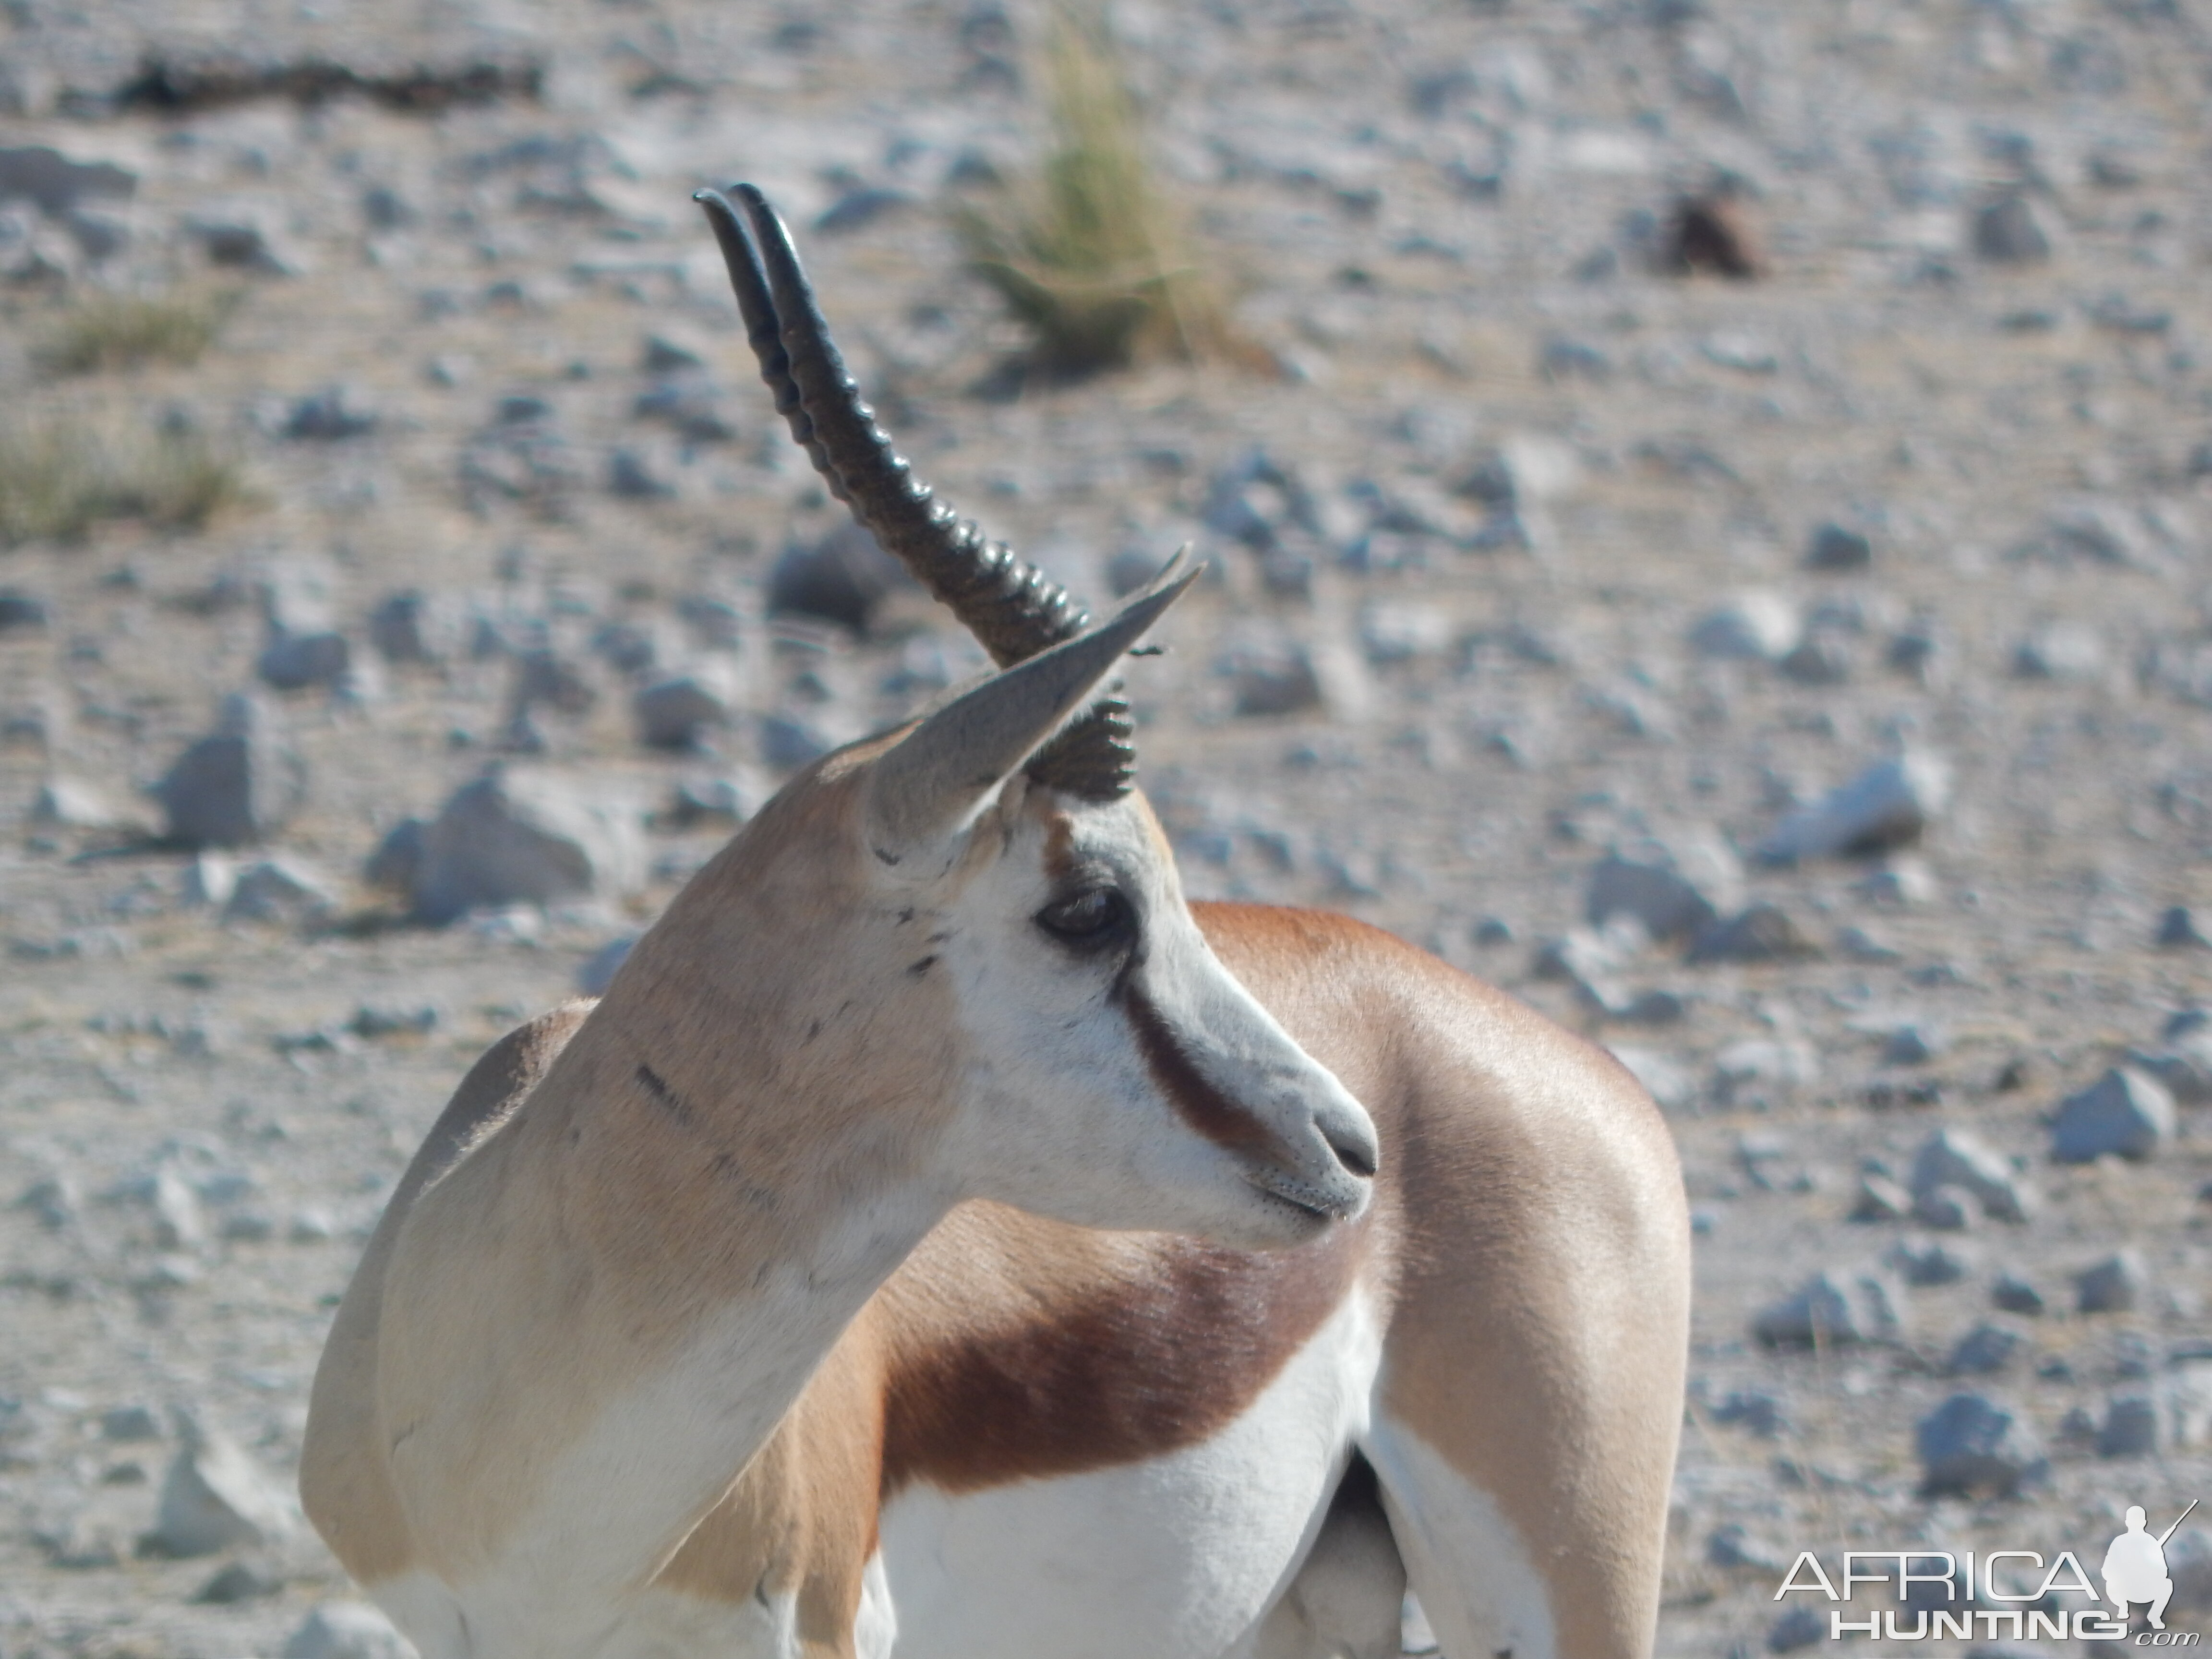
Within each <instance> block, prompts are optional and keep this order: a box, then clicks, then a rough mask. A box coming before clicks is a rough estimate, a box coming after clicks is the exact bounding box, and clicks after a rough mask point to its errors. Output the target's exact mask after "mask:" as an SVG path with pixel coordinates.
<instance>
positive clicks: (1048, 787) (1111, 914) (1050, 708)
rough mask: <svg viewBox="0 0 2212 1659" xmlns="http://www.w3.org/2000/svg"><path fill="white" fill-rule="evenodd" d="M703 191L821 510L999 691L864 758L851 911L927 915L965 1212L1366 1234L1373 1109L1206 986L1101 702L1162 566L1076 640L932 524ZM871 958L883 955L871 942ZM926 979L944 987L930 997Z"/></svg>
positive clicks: (928, 506) (910, 483)
mask: <svg viewBox="0 0 2212 1659" xmlns="http://www.w3.org/2000/svg"><path fill="white" fill-rule="evenodd" d="M732 195H734V196H735V197H737V200H738V204H741V205H742V212H741V211H740V208H739V207H738V206H733V205H732V204H731V202H730V201H729V200H728V199H727V198H726V197H723V196H722V195H720V193H718V192H715V191H700V192H699V194H698V197H697V198H696V199H697V200H698V201H699V202H700V203H701V204H702V206H703V207H704V208H705V209H706V210H707V214H708V219H709V220H710V222H712V224H713V226H714V233H715V236H716V238H717V240H719V241H720V244H721V247H722V252H723V255H724V258H726V261H727V262H728V264H729V269H730V277H731V282H732V285H733V286H734V287H735V289H736V290H737V297H738V307H739V309H740V311H741V313H743V317H744V325H745V330H746V334H747V337H748V339H749V341H750V344H751V346H752V348H753V351H754V353H755V355H756V356H757V357H758V359H759V361H760V366H761V372H762V376H763V379H764V380H766V381H767V382H768V385H769V388H770V389H771V390H772V391H773V392H774V393H775V404H776V408H777V410H779V411H780V412H781V414H782V415H783V416H784V417H785V418H786V420H787V422H789V423H790V427H791V430H792V434H793V436H794V437H795V438H796V439H797V440H798V441H799V443H800V444H801V445H803V446H804V447H805V449H806V452H807V453H808V454H809V455H810V456H811V458H812V459H813V462H814V465H815V467H816V469H817V471H819V472H820V473H821V474H822V476H823V478H824V479H825V480H827V482H828V484H829V489H830V490H831V492H832V493H833V494H835V495H836V496H837V498H838V499H839V500H841V501H844V502H846V503H847V504H848V506H849V507H851V508H852V510H853V512H854V516H855V517H856V518H858V519H859V520H860V522H861V523H862V524H863V525H865V526H866V527H867V528H868V529H869V530H871V531H872V532H874V534H875V536H876V538H877V539H878V541H879V542H880V543H881V544H883V545H884V548H885V549H886V550H889V551H890V552H891V553H892V554H893V555H895V556H897V557H898V558H899V559H901V560H902V562H904V563H905V564H906V565H907V566H908V568H910V569H912V570H913V571H914V572H915V574H916V575H917V576H918V577H920V578H921V580H922V581H923V583H924V584H925V585H926V586H927V587H928V588H929V589H930V591H931V592H933V593H934V594H935V595H936V596H937V598H938V599H940V600H942V601H943V602H945V604H946V605H950V606H951V609H952V611H953V612H954V614H955V615H956V616H957V617H959V618H960V620H961V621H962V622H963V623H964V624H966V625H967V626H968V627H969V629H972V630H973V631H974V632H975V635H977V637H978V638H979V639H981V641H982V643H983V645H984V647H985V648H986V649H987V651H989V653H991V655H992V656H993V657H994V659H996V660H997V661H998V662H999V663H1000V665H1001V671H1000V672H999V673H997V674H995V675H994V676H993V677H991V678H987V679H986V680H984V681H982V682H981V683H980V684H977V685H975V687H973V688H972V689H970V690H966V691H965V692H963V693H962V694H961V695H959V696H957V697H955V698H953V699H952V700H951V701H949V702H945V703H944V704H943V705H942V706H941V707H939V708H936V709H934V710H933V712H931V713H929V714H926V715H925V716H924V717H923V718H922V719H921V720H920V721H919V722H918V723H917V724H915V725H914V726H911V727H909V728H908V729H907V730H906V731H905V732H903V734H902V735H899V736H897V737H896V738H894V739H892V740H890V742H889V743H888V744H880V743H879V744H878V745H864V746H863V747H864V748H872V750H873V752H872V757H871V758H869V759H868V760H867V762H866V776H865V778H864V779H861V780H860V781H858V782H857V783H856V784H855V785H854V787H856V788H857V789H858V790H859V792H860V793H859V795H858V798H857V799H858V800H859V805H858V808H857V811H856V812H855V814H854V817H855V818H856V819H857V835H858V836H859V839H860V842H862V843H863V845H862V846H861V847H860V848H855V849H854V861H855V862H856V863H857V864H858V866H860V872H861V874H860V877H859V879H861V880H864V881H865V883H866V885H867V888H868V890H869V893H870V895H871V901H872V902H871V904H870V906H869V908H870V909H871V910H872V911H873V912H875V913H877V914H881V915H891V916H894V917H901V918H904V917H912V916H917V915H918V916H921V917H924V918H926V919H927V921H928V922H929V924H930V925H929V926H928V927H927V930H926V933H921V934H915V933H908V934H907V935H906V938H907V939H914V938H917V937H921V938H927V939H928V940H929V941H930V946H929V949H930V954H929V956H928V957H927V962H926V963H921V962H918V963H916V964H912V965H910V967H909V969H908V971H909V972H910V974H913V975H924V976H932V977H933V983H935V984H936V985H937V986H939V987H940V989H939V992H938V994H940V995H942V994H945V992H944V989H943V988H942V987H949V991H950V997H951V1002H950V1005H949V1014H948V1018H950V1019H951V1022H952V1023H953V1024H954V1025H956V1026H957V1045H956V1047H957V1055H958V1059H957V1066H958V1071H959V1077H958V1081H957V1088H956V1090H955V1092H956V1093H957V1095H958V1097H959V1099H958V1101H957V1103H956V1105H955V1107H954V1116H953V1118H952V1120H951V1123H950V1125H949V1126H948V1129H947V1133H945V1136H944V1137H943V1144H942V1147H941V1152H940V1156H941V1157H942V1158H944V1159H945V1160H946V1167H947V1168H948V1169H950V1170H952V1171H954V1172H955V1176H956V1179H955V1185H956V1187H957V1191H958V1194H959V1195H960V1196H964V1197H979V1198H991V1199H996V1200H1000V1201H1003V1202H1006V1203H1010V1204H1013V1205H1017V1206H1020V1207H1022V1208H1024V1209H1027V1210H1031V1211H1035V1212H1039V1213H1042V1214H1046V1215H1051V1216H1055V1217H1058V1218H1061V1219H1064V1220H1068V1221H1073V1222H1078V1223H1081V1224H1084V1225H1091V1226H1101V1227H1109V1228H1118V1229H1159V1230H1164V1231H1176V1232H1182V1233H1188V1234H1193V1235H1196V1236H1199V1237H1207V1238H1212V1239H1215V1240H1218V1241H1219V1242H1221V1243H1229V1244H1233V1245H1237V1246H1239V1247H1243V1248H1272V1247H1277V1246H1283V1245H1288V1244H1293V1243H1299V1242H1301V1241H1303V1240H1304V1239H1307V1238H1310V1237H1314V1236H1316V1234H1318V1233H1319V1232H1321V1231H1324V1230H1325V1229H1326V1228H1327V1227H1328V1225H1329V1224H1330V1223H1331V1222H1334V1221H1341V1220H1348V1219H1351V1218H1355V1217H1357V1216H1358V1214H1360V1213H1361V1212H1362V1211H1363V1210H1364V1208H1365V1206H1366V1205H1367V1202H1368V1199H1369V1195H1370V1188H1371V1184H1372V1177H1373V1175H1374V1172H1375V1164H1376V1135H1375V1127H1374V1125H1373V1123H1372V1122H1371V1121H1370V1120H1369V1118H1368V1116H1367V1114H1366V1112H1365V1110H1364V1109H1363V1108H1362V1107H1361V1106H1360V1104H1359V1103H1358V1101H1357V1100H1355V1099H1353V1098H1352V1096H1351V1094H1350V1093H1349V1092H1347V1091H1346V1089H1345V1088H1344V1087H1343V1085H1341V1084H1340V1083H1339V1082H1338V1081H1337V1079H1335V1078H1334V1076H1332V1075H1331V1074H1330V1073H1328V1071H1327V1070H1326V1069H1325V1068H1324V1067H1322V1066H1321V1065H1319V1064H1318V1063H1317V1062H1316V1061H1315V1060H1313V1059H1311V1058H1310V1056H1308V1055H1307V1054H1305V1053H1304V1051H1303V1050H1301V1049H1300V1048H1298V1046H1297V1044H1296V1043H1295V1042H1292V1041H1291V1038H1290V1036H1288V1035H1287V1034H1286V1033H1285V1031H1284V1030H1283V1029H1282V1028H1281V1026H1279V1024H1277V1023H1276V1022H1275V1020H1274V1019H1273V1018H1272V1017H1271V1016H1270V1015H1269V1014H1268V1013H1267V1011H1266V1010H1265V1009H1263V1008H1261V1006H1260V1005H1259V1003H1258V1002H1257V1001H1255V1000H1254V999H1253V997H1252V996H1251V994H1249V992H1247V991H1246V990H1245V989H1244V987H1243V986H1242V985H1240V984H1239V983H1238V982H1237V981H1236V980H1235V979H1234V978H1232V977H1231V975H1230V974H1229V972H1228V970H1227V969H1225V968H1224V967H1223V966H1222V964H1221V963H1220V962H1219V961H1218V959H1216V957H1214V955H1213V953H1212V950H1211V949H1210V948H1209V947H1208V946H1207V945H1206V940H1205V938H1204V936H1203V935H1202V934H1201V933H1200V931H1199V927H1198V925H1197V923H1196V921H1194V919H1193V917H1192V915H1191V913H1190V910H1189V908H1188V905H1187V904H1186V902H1185V901H1184V898H1183V895H1182V886H1181V884H1180V883H1179V882H1178V881H1177V879H1176V868H1175V860H1174V858H1173V855H1172V854H1171V853H1170V850H1169V848H1168V846H1167V842H1166V841H1165V839H1164V836H1162V834H1161V832H1160V829H1159V825H1158V822H1157V821H1156V820H1155V819H1154V818H1153V817H1152V811H1151V809H1150V808H1149V807H1148V806H1147V805H1146V804H1145V801H1144V799H1143V797H1142V796H1141V795H1139V794H1138V793H1136V792H1135V789H1134V787H1133V782H1134V775H1135V766H1136V753H1135V749H1134V746H1133V730H1134V728H1133V723H1132V721H1131V719H1130V715H1129V710H1128V706H1127V703H1126V702H1123V701H1122V700H1121V697H1120V696H1118V695H1117V693H1116V690H1115V686H1114V684H1113V683H1112V682H1111V679H1110V677H1111V675H1112V674H1113V673H1114V671H1115V667H1116V665H1118V663H1119V661H1120V659H1121V657H1122V656H1123V655H1124V654H1125V653H1127V650H1128V649H1129V647H1131V646H1133V644H1135V643H1136V641H1137V640H1138V639H1139V637H1140V636H1141V635H1143V634H1144V632H1145V631H1146V629H1148V628H1150V627H1151V626H1152V623H1154V622H1155V621H1156V620H1158V617H1160V615H1161V614H1162V613H1163V612H1164V611H1166V609H1167V608H1168V606H1169V605H1171V604H1172V603H1174V601H1175V600H1176V599H1177V598H1178V597H1180V596H1181V594H1182V592H1184V591H1185V590H1186V589H1187V588H1188V586H1189V585H1190V582H1191V581H1192V580H1193V579H1194V575H1195V574H1196V573H1195V572H1191V573H1181V572H1178V571H1177V570H1176V568H1174V567H1173V566H1172V565H1171V566H1170V568H1169V569H1168V570H1167V571H1164V572H1163V573H1162V574H1161V576H1160V577H1159V579H1158V580H1156V581H1155V582H1154V583H1153V584H1152V586H1150V587H1149V588H1147V589H1146V591H1145V592H1142V593H1140V594H1139V595H1138V596H1137V597H1136V598H1135V599H1133V600H1131V601H1130V603H1129V604H1128V605H1127V606H1126V607H1125V608H1124V609H1123V610H1122V611H1121V612H1120V613H1119V614H1118V615H1116V616H1115V617H1113V618H1112V619H1111V620H1109V622H1107V623H1104V624H1103V625H1102V626H1099V627H1097V628H1091V627H1090V626H1089V618H1088V617H1086V616H1085V613H1084V611H1082V609H1081V608H1080V607H1079V605H1077V604H1076V603H1075V602H1074V600H1073V599H1072V598H1071V597H1070V596H1069V595H1068V594H1067V593H1066V591H1065V590H1063V589H1062V588H1060V586H1058V585H1057V584H1055V583H1054V582H1053V581H1051V580H1049V579H1048V578H1047V577H1046V576H1045V575H1043V574H1042V573H1041V572H1039V571H1038V570H1036V568H1033V567H1031V566H1030V565H1029V564H1027V563H1026V562H1024V561H1023V560H1021V559H1020V558H1018V556H1015V555H1014V554H1013V553H1012V551H1011V550H1008V549H1007V548H1006V546H1004V545H1003V544H997V543H993V542H989V541H987V540H986V539H985V538H984V537H983V536H982V534H981V532H979V531H978V530H977V529H976V528H975V526H974V525H973V524H970V523H966V522H963V521H962V520H959V519H958V518H957V516H956V515H955V514H954V513H953V512H952V511H951V508H950V507H946V506H945V505H943V504H942V503H939V502H938V501H934V500H933V497H932V495H931V492H930V490H929V489H927V486H925V485H923V484H921V483H920V482H919V481H918V480H916V479H915V477H913V475H912V472H911V471H910V469H909V468H908V464H907V462H906V461H905V460H904V459H902V458H901V457H900V456H899V455H897V454H896V453H894V452H893V450H892V448H891V446H890V441H889V440H888V439H887V438H886V437H885V436H884V434H883V433H882V432H881V431H880V430H879V429H878V428H877V426H876V424H875V420H874V416H873V414H872V411H871V410H869V409H868V407H867V405H866V404H864V403H862V402H861V401H860V398H859V395H858V392H857V390H856V388H855V387H854V384H853V381H852V380H851V378H850V377H849V376H848V374H847V373H846V371H845V368H844V364H843V362H842V359H841V358H840V356H839V355H838V353H837V349H836V346H835V345H834V344H833V343H831V341H830V338H829V331H828V328H827V326H826V325H824V323H823V319H822V316H821V313H820V312H819V310H818V309H817V306H816V303H815V300H814V295H813V292H812V289H811V287H810V286H809V285H808V283H807V280H806V277H805V273H804V272H803V271H802V270H801V269H800V266H799V258H798V255H797V253H796V252H794V250H793V247H792V245H791V241H790V238H789V236H788V234H787V232H786V231H785V229H784V227H783V225H782V223H781V221H780V220H779V219H778V218H777V216H776V215H775V210H773V209H772V208H770V207H769V204H768V203H767V202H766V200H765V199H763V197H762V196H761V193H760V192H759V191H757V190H756V189H754V188H753V187H752V186H750V185H738V186H736V187H735V188H734V189H733V191H732ZM883 948H884V951H886V952H896V951H898V950H899V949H900V948H901V947H900V946H899V945H895V944H893V943H891V942H889V941H886V942H885V943H884V947H883ZM937 976H941V977H937Z"/></svg>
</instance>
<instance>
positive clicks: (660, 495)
mask: <svg viewBox="0 0 2212 1659" xmlns="http://www.w3.org/2000/svg"><path fill="white" fill-rule="evenodd" d="M607 493H608V494H609V495H612V496H614V497H616V498H617V500H620V501H673V500H674V499H675V498H676V496H677V495H678V494H679V493H681V492H680V491H679V490H678V488H677V484H676V480H675V479H673V478H671V477H669V476H668V473H667V471H665V465H664V463H663V462H662V461H661V459H659V457H658V456H655V455H653V454H652V453H648V452H647V451H645V450H642V449H634V448H631V447H629V446H628V445H624V446H623V447H620V448H617V450H616V451H615V452H614V453H613V454H611V455H610V456H609V457H608V458H607Z"/></svg>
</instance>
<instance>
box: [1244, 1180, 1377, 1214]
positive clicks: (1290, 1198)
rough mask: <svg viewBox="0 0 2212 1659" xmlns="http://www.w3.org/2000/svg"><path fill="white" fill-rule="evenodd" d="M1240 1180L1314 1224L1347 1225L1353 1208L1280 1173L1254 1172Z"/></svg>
mask: <svg viewBox="0 0 2212 1659" xmlns="http://www.w3.org/2000/svg"><path fill="white" fill-rule="evenodd" d="M1244 1178H1245V1180H1247V1181H1249V1182H1251V1183H1252V1185H1254V1186H1255V1187H1256V1188H1259V1189H1260V1190H1261V1192H1263V1193H1265V1194H1267V1196H1268V1197H1270V1198H1274V1199H1280V1200H1282V1201H1283V1202H1284V1203H1285V1204H1287V1205H1289V1206H1291V1208H1292V1209H1294V1210H1302V1211H1304V1212H1305V1213H1306V1214H1308V1215H1310V1216H1311V1217H1313V1218H1314V1219H1316V1221H1348V1220H1350V1219H1351V1218H1352V1213H1353V1212H1354V1209H1355V1208H1356V1203H1355V1202H1346V1200H1342V1199H1338V1198H1331V1197H1330V1196H1328V1194H1325V1193H1323V1192H1322V1190H1321V1188H1318V1187H1316V1186H1314V1185H1312V1184H1311V1183H1310V1182H1304V1181H1301V1180H1299V1179H1298V1178H1297V1176H1294V1175H1286V1174H1285V1173H1284V1172H1283V1171H1282V1170H1253V1171H1251V1172H1250V1173H1249V1174H1248V1175H1247V1176H1245V1177H1244Z"/></svg>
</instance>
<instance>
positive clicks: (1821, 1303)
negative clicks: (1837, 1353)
mask: <svg viewBox="0 0 2212 1659" xmlns="http://www.w3.org/2000/svg"><path fill="white" fill-rule="evenodd" d="M1903 1301H1904V1298H1903V1296H1902V1294H1901V1292H1900V1291H1899V1288H1898V1282H1897V1280H1896V1279H1895V1278H1894V1277H1893V1275H1891V1274H1890V1273H1888V1272H1887V1270H1885V1269H1883V1268H1881V1267H1872V1266H1867V1267H1842V1268H1828V1269H1823V1270H1822V1271H1821V1272H1820V1273H1815V1274H1814V1275H1813V1277H1812V1278H1811V1279H1808V1280H1807V1281H1806V1282H1805V1283H1804V1285H1802V1286H1800V1287H1799V1288H1798V1289H1797V1290H1795V1291H1791V1292H1790V1294H1789V1295H1788V1296H1786V1297H1783V1298H1782V1299H1781V1300H1780V1301H1778V1302H1777V1303H1774V1304H1771V1306H1769V1307H1767V1308H1766V1309H1765V1310H1762V1311H1761V1312H1760V1313H1759V1315H1758V1316H1756V1317H1755V1318H1754V1319H1753V1321H1752V1334H1753V1335H1754V1336H1755V1337H1757V1338H1758V1339H1759V1340H1760V1341H1761V1342H1764V1343H1765V1344H1766V1345H1767V1346H1769V1347H1807V1348H1809V1347H1812V1346H1814V1345H1815V1343H1816V1342H1818V1343H1823V1344H1844V1343H1857V1342H1886V1341H1888V1340H1891V1339H1893V1337H1895V1336H1896V1334H1897V1332H1898V1310H1899V1307H1901V1306H1902V1305H1903Z"/></svg>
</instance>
